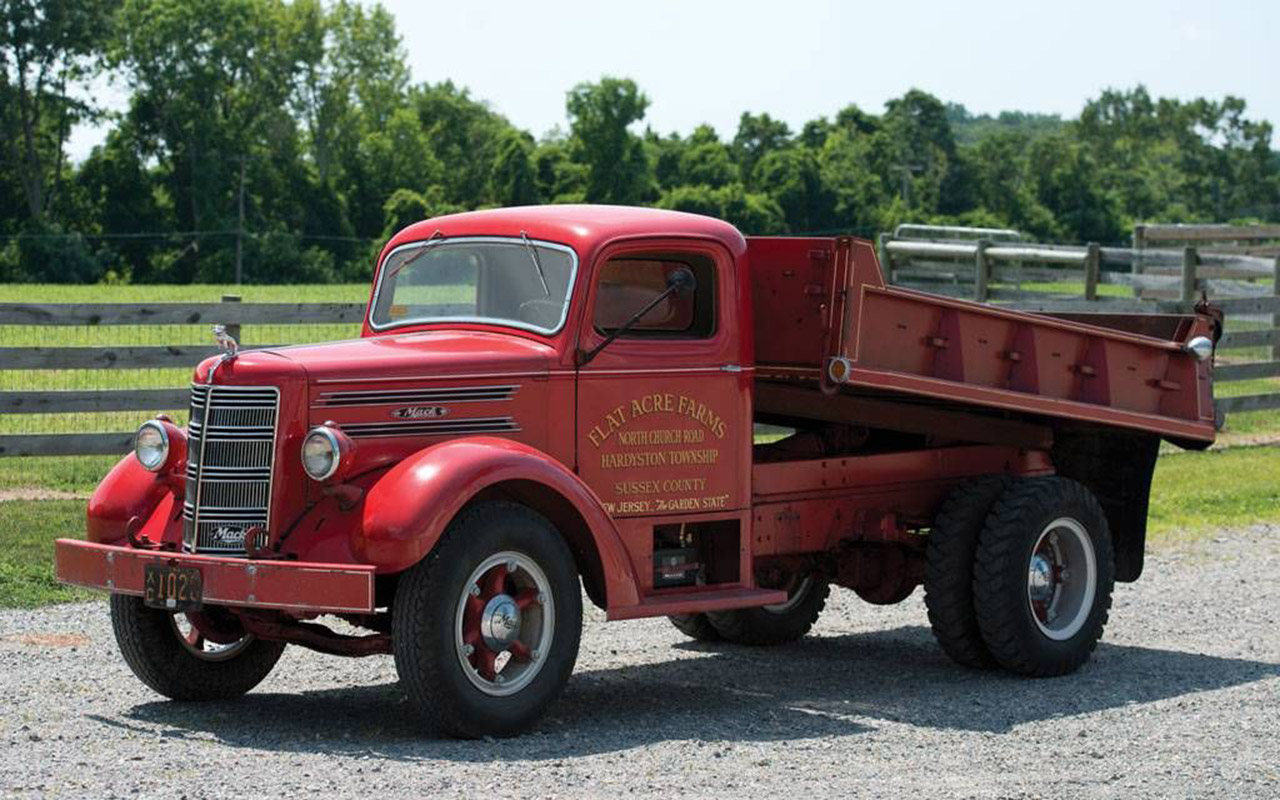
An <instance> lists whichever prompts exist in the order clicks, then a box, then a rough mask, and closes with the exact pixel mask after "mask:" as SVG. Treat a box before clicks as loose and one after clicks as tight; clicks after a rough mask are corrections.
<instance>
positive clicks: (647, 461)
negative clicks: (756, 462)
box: [577, 239, 752, 574]
mask: <svg viewBox="0 0 1280 800" xmlns="http://www.w3.org/2000/svg"><path fill="white" fill-rule="evenodd" d="M735 267H736V265H735V263H734V260H733V258H732V256H731V255H730V254H729V253H728V252H726V251H725V250H724V248H723V246H721V245H719V244H715V243H710V242H707V243H698V242H691V241H690V240H680V239H677V240H644V241H640V242H630V243H626V244H622V245H615V246H612V247H607V248H605V249H604V250H603V252H602V253H601V255H600V256H599V257H598V258H597V259H596V260H595V263H594V264H593V265H592V269H593V271H592V274H591V278H590V283H589V292H590V294H589V296H588V301H587V305H586V310H585V316H584V318H583V320H582V324H581V327H580V331H579V338H578V350H579V354H580V355H579V362H580V366H579V368H578V391H577V421H578V424H577V467H578V472H579V474H580V475H581V477H582V478H583V479H584V480H585V481H586V482H587V484H589V485H590V486H591V487H592V488H593V489H594V490H595V491H596V493H597V494H598V495H599V496H600V499H601V501H602V502H603V504H604V507H605V509H606V510H607V511H608V512H609V513H610V514H611V515H612V516H613V517H614V518H615V519H616V520H618V522H619V528H620V529H621V530H623V531H624V535H627V536H628V538H632V537H631V535H628V531H637V532H636V533H634V536H635V537H637V539H636V541H635V542H631V543H629V546H630V545H631V544H636V545H637V548H638V550H637V549H636V548H633V554H634V555H635V556H637V559H636V560H637V566H638V567H642V566H643V565H642V564H641V563H640V562H642V561H644V560H645V558H647V550H648V546H647V545H644V546H641V545H642V544H643V542H647V541H648V539H647V538H646V534H645V533H644V531H647V530H650V529H651V528H652V525H654V524H656V523H657V522H660V521H661V520H662V519H671V520H675V521H677V522H679V521H689V520H695V519H708V518H712V517H717V518H723V517H727V516H737V515H738V514H740V513H741V512H742V511H743V510H744V509H747V508H748V507H749V505H750V464H751V441H752V439H751V433H752V424H751V371H750V368H749V365H747V364H745V363H743V362H744V359H743V353H744V348H743V344H744V343H743V340H742V335H741V333H740V329H739V325H738V320H737V316H738V312H739V299H740V294H739V291H738V285H739V284H738V276H737V275H736V274H735ZM679 269H688V270H690V271H691V272H692V273H693V275H694V277H695V280H696V287H695V288H694V289H693V291H692V292H691V293H688V294H677V295H673V296H671V297H669V298H668V299H666V300H664V301H662V302H660V303H658V305H657V306H655V307H654V308H653V309H652V310H651V311H650V312H649V313H648V314H646V315H645V316H644V317H643V318H642V319H641V320H640V321H639V322H638V323H636V324H635V326H634V327H633V328H632V329H631V330H630V331H629V332H626V333H623V334H621V335H619V336H618V338H616V339H615V340H614V341H612V342H610V343H609V344H608V345H607V346H605V347H604V348H603V349H602V350H599V352H598V353H597V354H596V355H595V356H594V358H591V360H590V361H589V362H588V363H585V364H583V363H581V362H582V360H583V356H582V354H584V353H587V354H589V353H591V352H592V351H593V350H594V349H595V348H597V347H599V346H600V344H601V343H602V342H604V340H605V338H606V337H607V336H608V335H609V334H610V333H611V332H614V331H617V330H618V329H619V328H620V327H621V326H622V325H623V324H624V323H625V322H626V321H627V320H628V319H629V318H630V317H631V316H632V315H633V314H635V313H636V312H637V311H638V310H640V309H642V308H643V307H644V306H645V305H646V304H647V303H649V302H650V301H652V300H653V299H654V298H655V297H656V296H658V295H659V294H661V293H662V292H663V291H664V290H665V289H666V287H667V282H668V277H669V276H670V274H671V273H672V272H673V271H674V270H679ZM640 519H643V520H644V521H645V524H644V525H642V526H635V525H627V524H625V521H626V520H640ZM743 533H744V534H745V522H744V529H743ZM640 540H643V542H642V541H640ZM743 541H744V542H745V536H744V538H743ZM743 549H744V550H745V549H746V548H743ZM638 571H639V572H640V574H645V572H644V571H641V570H638Z"/></svg>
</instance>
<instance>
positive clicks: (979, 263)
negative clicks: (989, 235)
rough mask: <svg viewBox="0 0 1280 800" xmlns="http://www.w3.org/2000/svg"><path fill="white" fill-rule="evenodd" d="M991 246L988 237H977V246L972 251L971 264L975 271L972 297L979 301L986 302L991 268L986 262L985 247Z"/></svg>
mask: <svg viewBox="0 0 1280 800" xmlns="http://www.w3.org/2000/svg"><path fill="white" fill-rule="evenodd" d="M990 246H991V241H990V240H988V239H979V240H978V246H977V248H976V249H975V250H974V251H973V266H974V267H975V272H974V276H973V299H974V300H977V301H978V302H979V303H985V302H987V295H988V294H990V292H989V290H988V288H987V287H988V284H989V283H990V280H991V270H990V267H989V264H988V262H987V248H988V247H990Z"/></svg>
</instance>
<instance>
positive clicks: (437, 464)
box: [352, 436, 639, 608]
mask: <svg viewBox="0 0 1280 800" xmlns="http://www.w3.org/2000/svg"><path fill="white" fill-rule="evenodd" d="M504 484H515V485H520V486H521V487H522V488H525V489H527V488H528V485H530V484H531V485H533V486H540V487H545V488H546V489H547V490H548V491H551V492H554V493H555V495H556V496H558V497H560V498H563V499H564V500H565V501H567V502H568V503H569V504H570V505H571V507H572V508H573V510H574V511H575V512H576V513H577V514H578V515H579V517H580V518H581V520H582V521H583V522H584V523H585V524H586V526H587V529H588V530H589V531H590V532H591V536H592V537H593V538H594V543H595V546H596V548H597V551H598V554H599V559H600V565H601V577H602V578H603V580H604V583H605V586H604V589H605V592H606V596H607V598H608V603H609V607H610V608H613V607H615V606H618V607H622V606H631V605H635V604H636V603H638V602H639V596H638V594H637V586H638V581H637V580H636V577H635V573H634V571H633V570H632V568H631V564H630V563H629V561H628V559H627V551H626V548H625V546H624V545H623V543H622V541H621V539H620V537H619V536H618V532H617V528H616V527H615V526H614V523H613V521H612V520H611V519H610V518H609V516H608V514H606V513H605V511H604V508H603V507H602V506H601V504H600V501H599V498H598V497H596V495H595V493H594V492H593V491H592V490H591V488H590V487H589V486H587V484H585V483H584V482H583V481H582V479H581V478H579V477H578V476H577V475H574V474H573V473H572V472H571V471H570V470H569V469H568V468H566V467H565V466H564V465H563V464H560V463H558V462H556V461H553V460H551V459H549V458H547V457H546V455H545V454H543V453H541V452H539V451H537V450H535V449H534V448H532V447H529V446H528V445H524V444H521V443H519V442H513V441H510V440H507V439H499V438H496V437H489V436H479V437H468V438H465V439H458V440H455V441H451V442H445V443H442V444H438V445H434V446H432V447H428V448H426V449H425V450H422V451H421V452H419V453H417V454H416V455H414V456H413V457H412V458H408V459H405V460H404V461H402V462H400V463H399V464H397V465H396V466H395V467H393V468H392V469H391V470H390V471H389V472H387V473H386V474H385V475H384V476H383V477H382V478H381V479H379V480H378V481H377V483H375V484H374V485H373V487H372V488H371V489H370V490H369V492H368V494H367V496H366V498H365V500H364V502H363V503H362V505H361V509H362V510H361V517H360V524H359V526H358V527H353V528H352V530H353V536H354V541H353V552H354V554H355V555H356V557H357V559H358V560H360V561H361V562H363V563H369V564H377V565H378V566H379V569H380V570H383V571H387V572H398V571H400V570H403V569H406V568H408V567H410V566H412V565H414V564H416V563H417V562H418V561H419V560H421V559H422V557H423V556H425V555H426V554H427V552H429V551H430V550H431V548H432V546H434V544H435V542H436V541H437V540H438V539H439V538H440V536H441V534H443V533H444V529H445V526H447V525H448V524H449V522H450V521H451V520H452V519H453V518H454V517H455V516H456V515H457V513H458V511H460V510H461V509H462V507H463V506H464V505H466V503H467V502H468V501H469V500H470V499H472V498H473V497H475V496H476V495H477V494H479V493H481V492H482V491H484V490H485V489H490V488H495V487H501V486H503V485H504Z"/></svg>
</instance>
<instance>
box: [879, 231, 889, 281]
mask: <svg viewBox="0 0 1280 800" xmlns="http://www.w3.org/2000/svg"><path fill="white" fill-rule="evenodd" d="M890 238H892V237H890V236H889V234H887V233H881V234H880V235H878V236H876V255H877V256H878V257H879V258H880V272H881V274H883V275H884V280H885V283H888V284H892V283H893V259H892V258H890V257H889V247H888V244H889V239H890Z"/></svg>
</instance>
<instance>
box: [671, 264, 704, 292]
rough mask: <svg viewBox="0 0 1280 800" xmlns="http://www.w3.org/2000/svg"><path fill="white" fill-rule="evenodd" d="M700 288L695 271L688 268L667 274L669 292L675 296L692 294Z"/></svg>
mask: <svg viewBox="0 0 1280 800" xmlns="http://www.w3.org/2000/svg"><path fill="white" fill-rule="evenodd" d="M697 288H698V279H697V278H695V277H693V270H691V269H689V268H688V267H677V268H676V269H673V270H671V272H670V273H668V274H667V290H668V291H673V292H674V293H675V294H692V293H693V292H694V291H695V290H697Z"/></svg>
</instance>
